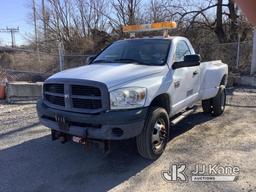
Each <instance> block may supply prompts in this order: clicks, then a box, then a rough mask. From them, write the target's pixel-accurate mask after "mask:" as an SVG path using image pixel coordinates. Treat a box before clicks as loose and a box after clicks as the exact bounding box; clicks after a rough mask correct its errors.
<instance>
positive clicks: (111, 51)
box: [92, 39, 171, 65]
mask: <svg viewBox="0 0 256 192" xmlns="http://www.w3.org/2000/svg"><path fill="white" fill-rule="evenodd" d="M170 45H171V41H170V40H168V39H131V40H124V41H117V42H115V43H113V44H111V45H110V46H109V47H107V48H106V49H105V50H104V51H103V52H101V53H100V54H99V55H98V56H97V57H96V58H95V59H94V61H93V62H92V63H114V62H116V63H137V64H142V65H163V64H165V63H166V60H167V57H168V52H169V48H170Z"/></svg>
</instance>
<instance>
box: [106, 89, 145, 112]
mask: <svg viewBox="0 0 256 192" xmlns="http://www.w3.org/2000/svg"><path fill="white" fill-rule="evenodd" d="M145 100H146V88H142V87H128V88H122V89H117V90H114V91H112V92H110V108H111V109H131V108H138V107H143V106H144V104H145Z"/></svg>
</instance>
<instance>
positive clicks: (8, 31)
mask: <svg viewBox="0 0 256 192" xmlns="http://www.w3.org/2000/svg"><path fill="white" fill-rule="evenodd" d="M19 31H20V29H19V27H17V28H11V27H6V29H0V33H11V38H12V47H15V45H16V41H15V33H18V32H19Z"/></svg>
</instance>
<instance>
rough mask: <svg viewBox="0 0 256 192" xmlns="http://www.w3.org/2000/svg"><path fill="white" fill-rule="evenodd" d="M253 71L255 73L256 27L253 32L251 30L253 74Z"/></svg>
mask: <svg viewBox="0 0 256 192" xmlns="http://www.w3.org/2000/svg"><path fill="white" fill-rule="evenodd" d="M254 73H256V28H254V32H253V50H252V63H251V75H253V74H254Z"/></svg>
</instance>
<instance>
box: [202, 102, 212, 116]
mask: <svg viewBox="0 0 256 192" xmlns="http://www.w3.org/2000/svg"><path fill="white" fill-rule="evenodd" d="M202 108H203V111H204V113H206V114H210V113H211V111H212V99H207V100H203V101H202Z"/></svg>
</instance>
